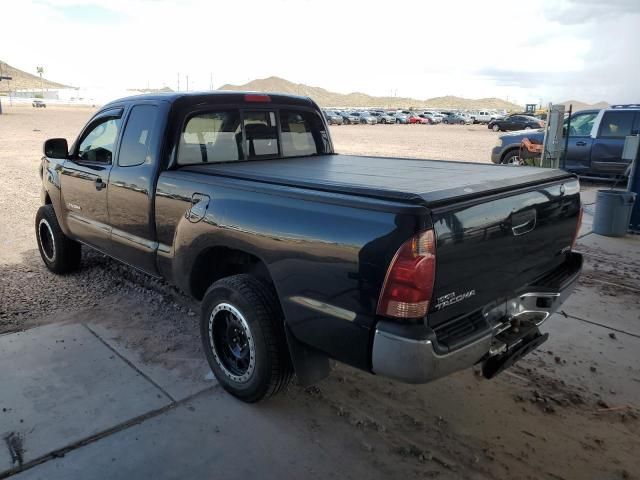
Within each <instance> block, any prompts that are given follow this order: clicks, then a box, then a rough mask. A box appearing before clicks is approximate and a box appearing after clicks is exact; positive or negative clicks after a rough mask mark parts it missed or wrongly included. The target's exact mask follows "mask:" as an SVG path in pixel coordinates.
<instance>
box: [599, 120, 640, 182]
mask: <svg viewBox="0 0 640 480" xmlns="http://www.w3.org/2000/svg"><path fill="white" fill-rule="evenodd" d="M635 115H636V112H635V111H634V110H608V111H606V112H605V113H604V115H603V116H602V120H601V121H600V128H599V129H598V136H597V137H596V139H595V140H594V142H593V147H591V167H592V170H593V171H594V172H595V173H602V174H621V173H624V171H625V169H626V168H627V165H629V162H628V161H626V160H622V149H623V148H624V139H625V137H626V136H627V135H631V130H632V126H633V121H634V117H635Z"/></svg>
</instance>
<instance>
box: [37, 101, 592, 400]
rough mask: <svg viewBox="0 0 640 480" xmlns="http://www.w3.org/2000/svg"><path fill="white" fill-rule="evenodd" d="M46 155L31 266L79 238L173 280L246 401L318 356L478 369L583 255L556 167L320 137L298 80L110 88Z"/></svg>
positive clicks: (538, 314)
mask: <svg viewBox="0 0 640 480" xmlns="http://www.w3.org/2000/svg"><path fill="white" fill-rule="evenodd" d="M44 155H45V156H44V157H43V159H42V162H41V170H40V177H41V179H42V190H41V191H42V206H41V207H40V208H39V210H38V212H37V214H36V219H35V237H36V240H37V244H38V249H39V251H40V255H41V257H42V261H43V262H44V264H45V265H46V267H47V268H48V269H49V270H51V271H52V272H55V273H60V274H61V273H65V272H70V271H72V270H75V269H77V268H79V267H80V264H81V259H82V256H81V250H82V248H85V247H87V248H93V249H96V250H98V251H100V252H102V253H104V254H107V255H109V256H112V257H113V258H115V259H118V260H119V261H121V262H124V263H126V264H128V265H130V266H132V267H135V268H137V269H139V270H142V271H144V272H147V273H148V274H150V275H152V276H154V277H160V278H164V279H165V280H166V281H167V282H169V283H170V284H174V285H176V286H178V287H179V288H180V289H182V290H184V291H185V292H188V293H189V294H190V295H191V296H192V297H194V298H195V299H196V300H197V301H200V302H201V316H200V332H201V337H202V348H203V351H204V353H205V355H206V358H207V360H208V362H209V365H210V367H211V369H212V371H213V373H214V375H215V376H216V378H217V379H218V381H219V383H220V385H221V386H222V387H223V388H225V389H226V390H227V391H228V392H230V393H231V394H233V395H235V396H236V397H238V398H240V399H242V400H244V401H247V402H254V401H258V400H260V399H261V398H264V397H266V396H270V395H273V394H275V393H277V392H278V391H281V390H282V389H283V388H285V387H286V385H287V384H288V383H289V381H290V380H291V378H292V376H293V373H294V372H295V374H296V377H297V378H298V380H299V381H300V382H301V383H302V384H303V385H309V384H311V383H314V382H317V381H318V380H320V379H321V378H323V377H324V376H325V375H327V374H328V373H329V368H330V362H329V359H330V358H333V359H335V360H337V361H340V362H344V363H347V364H349V365H352V366H354V367H356V368H359V369H362V370H365V371H368V372H371V373H373V374H376V375H379V376H383V377H389V378H394V379H397V380H399V381H403V382H409V383H424V382H428V381H431V380H433V379H435V378H438V377H442V376H445V375H448V374H450V373H452V372H454V371H457V370H460V369H464V368H468V367H471V366H472V365H475V364H479V365H481V366H482V368H483V373H484V376H485V377H487V378H491V377H493V376H495V375H496V374H497V373H499V372H500V371H502V370H503V369H505V368H507V367H508V366H510V365H511V364H513V363H514V362H515V361H516V360H518V359H520V358H521V357H523V356H524V355H525V354H526V353H528V352H530V351H531V350H533V349H535V348H537V347H538V346H539V345H541V344H542V343H543V342H544V341H545V340H546V339H547V337H548V335H549V334H542V333H541V332H540V330H539V325H540V324H541V323H542V322H543V321H545V320H547V319H548V318H549V316H550V315H551V313H552V312H553V311H555V310H556V309H557V308H558V307H559V305H560V304H561V303H562V302H563V301H564V299H565V298H566V296H567V295H568V294H569V292H570V291H571V289H572V288H573V286H574V285H575V283H576V280H577V278H578V274H579V272H580V269H581V265H582V257H581V255H580V254H578V253H575V252H573V251H572V246H573V244H574V242H575V238H576V236H577V232H578V228H579V227H580V222H579V216H580V211H581V210H580V186H579V183H578V180H577V179H576V178H575V177H574V176H573V175H571V174H568V173H566V172H563V171H561V170H553V169H537V168H530V169H506V168H502V167H499V166H495V165H490V164H481V163H460V162H442V161H433V160H431V161H429V160H421V161H415V160H412V159H393V160H390V159H388V158H382V157H365V156H350V155H338V154H336V153H334V150H333V145H332V142H331V137H330V132H329V127H328V125H327V123H326V121H325V119H324V116H323V115H322V113H321V111H320V109H319V108H318V106H317V105H316V104H315V103H314V102H313V101H312V100H310V99H308V98H303V97H296V96H287V95H277V94H273V95H272V94H256V93H243V92H210V93H171V94H164V95H153V94H149V95H140V96H134V97H128V98H124V99H120V100H116V101H114V102H111V103H109V104H107V105H105V106H104V107H102V108H101V109H100V110H99V111H98V112H97V113H95V114H94V115H93V117H91V119H90V120H89V122H88V123H87V125H86V126H85V127H84V128H83V129H82V130H81V132H80V135H79V136H78V138H77V140H76V141H75V142H73V144H72V148H71V150H70V151H69V147H68V144H67V141H66V140H65V139H60V138H54V139H49V140H47V141H46V142H45V144H44ZM363 172H375V175H366V174H363ZM558 192H560V193H558ZM434 207H437V208H434ZM487 232H489V233H487ZM436 264H437V268H436Z"/></svg>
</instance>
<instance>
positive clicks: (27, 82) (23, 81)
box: [0, 60, 72, 95]
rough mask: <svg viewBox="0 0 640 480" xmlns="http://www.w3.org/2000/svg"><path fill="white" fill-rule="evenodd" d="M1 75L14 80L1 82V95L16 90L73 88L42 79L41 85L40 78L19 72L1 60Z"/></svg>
mask: <svg viewBox="0 0 640 480" xmlns="http://www.w3.org/2000/svg"><path fill="white" fill-rule="evenodd" d="M0 75H3V76H9V77H13V78H12V80H2V81H0V94H2V95H6V94H7V93H8V92H9V90H11V91H12V92H15V91H16V90H35V91H39V90H40V88H44V89H45V90H47V89H55V88H72V87H69V86H68V85H63V84H62V83H57V82H52V81H50V80H46V79H44V78H43V79H42V85H40V77H39V76H37V75H32V74H30V73H27V72H24V71H22V70H19V69H17V68H15V67H12V66H11V65H9V64H7V63H5V62H3V61H2V60H0Z"/></svg>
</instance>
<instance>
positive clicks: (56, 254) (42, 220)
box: [36, 205, 82, 273]
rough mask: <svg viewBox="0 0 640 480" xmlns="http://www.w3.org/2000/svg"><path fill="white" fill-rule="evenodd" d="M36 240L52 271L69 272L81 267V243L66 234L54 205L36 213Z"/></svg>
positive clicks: (45, 206) (46, 206) (44, 259)
mask: <svg viewBox="0 0 640 480" xmlns="http://www.w3.org/2000/svg"><path fill="white" fill-rule="evenodd" d="M36 240H37V241H38V250H39V251H40V256H41V257H42V261H43V262H44V264H45V265H46V266H47V268H48V269H49V270H51V271H52V272H54V273H68V272H71V271H73V270H76V269H78V268H79V267H80V260H81V257H82V249H81V247H80V244H79V243H78V242H76V241H75V240H71V239H70V238H69V237H67V236H66V235H65V234H64V232H63V231H62V229H61V228H60V224H59V223H58V219H57V218H56V213H55V211H54V210H53V206H52V205H44V206H42V207H40V208H39V209H38V213H36Z"/></svg>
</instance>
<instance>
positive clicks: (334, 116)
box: [322, 110, 344, 125]
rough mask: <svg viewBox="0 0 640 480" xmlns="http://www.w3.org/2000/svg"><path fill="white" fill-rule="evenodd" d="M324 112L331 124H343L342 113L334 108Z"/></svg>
mask: <svg viewBox="0 0 640 480" xmlns="http://www.w3.org/2000/svg"><path fill="white" fill-rule="evenodd" d="M322 113H324V118H326V119H327V123H328V124H329V125H342V124H343V123H344V119H343V118H342V115H340V114H339V113H338V112H336V111H334V110H323V111H322Z"/></svg>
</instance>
